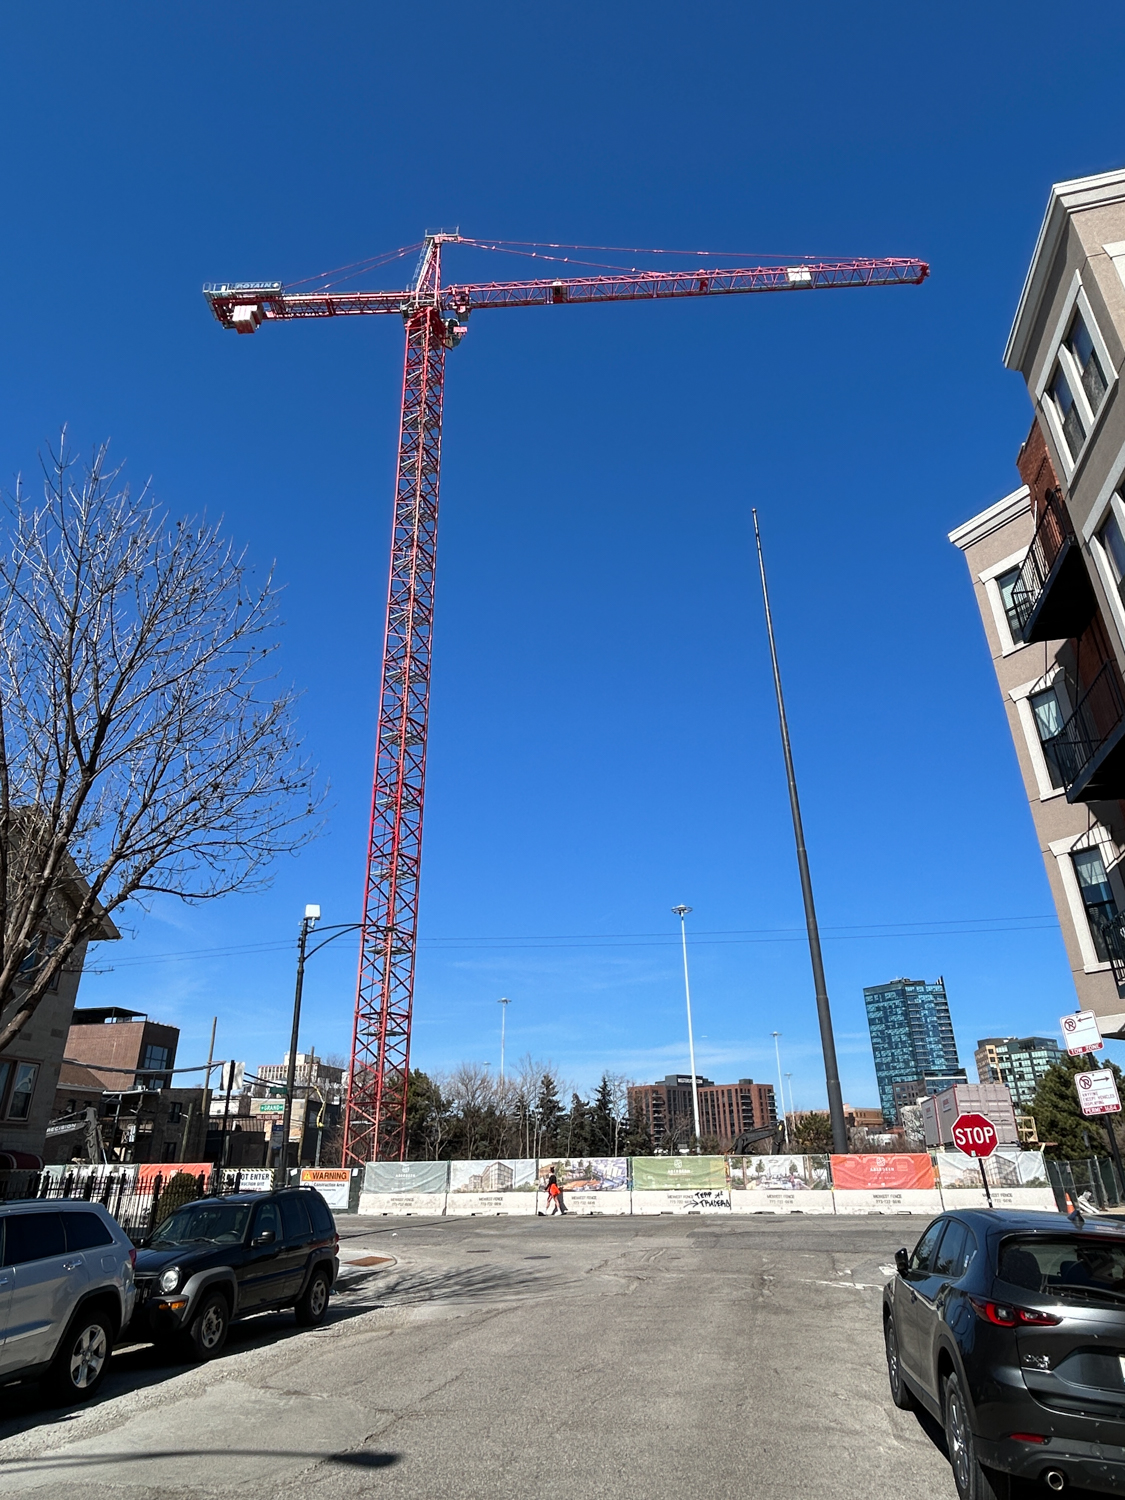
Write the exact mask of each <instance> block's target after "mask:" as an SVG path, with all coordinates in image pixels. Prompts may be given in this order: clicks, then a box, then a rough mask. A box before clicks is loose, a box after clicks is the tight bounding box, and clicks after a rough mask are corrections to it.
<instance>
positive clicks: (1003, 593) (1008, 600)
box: [996, 568, 1023, 646]
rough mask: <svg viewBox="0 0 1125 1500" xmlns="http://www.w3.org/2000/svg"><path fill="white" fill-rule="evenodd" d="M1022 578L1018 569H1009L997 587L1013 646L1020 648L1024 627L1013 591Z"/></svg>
mask: <svg viewBox="0 0 1125 1500" xmlns="http://www.w3.org/2000/svg"><path fill="white" fill-rule="evenodd" d="M1019 576H1020V570H1019V569H1018V568H1009V569H1008V571H1007V572H1006V573H1001V574H1000V576H999V577H998V578H997V580H996V587H997V589H998V590H999V593H1000V603H1001V604H1002V605H1003V606H1004V615H1005V618H1006V619H1007V621H1008V629H1009V631H1010V632H1011V636H1012V644H1013V645H1014V646H1018V645H1019V643H1020V641H1021V640H1022V639H1023V626H1022V625H1021V624H1020V617H1019V614H1018V613H1017V611H1016V608H1015V606H1014V605H1013V603H1012V590H1013V588H1015V586H1016V580H1017V579H1018V578H1019Z"/></svg>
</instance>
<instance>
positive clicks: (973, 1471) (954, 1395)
mask: <svg viewBox="0 0 1125 1500" xmlns="http://www.w3.org/2000/svg"><path fill="white" fill-rule="evenodd" d="M942 1411H943V1412H944V1414H945V1442H946V1446H947V1448H948V1449H949V1463H950V1467H951V1468H952V1470H953V1482H954V1484H955V1485H956V1486H957V1494H958V1496H959V1500H1009V1493H1010V1484H1009V1479H1008V1475H1007V1474H1001V1473H998V1472H997V1471H996V1470H995V1469H986V1468H983V1467H982V1465H981V1462H980V1459H979V1458H978V1457H977V1440H976V1438H975V1436H974V1435H973V1429H972V1427H971V1426H970V1424H969V1404H968V1402H967V1401H966V1400H965V1393H964V1391H962V1389H961V1382H960V1380H958V1378H957V1376H956V1375H949V1376H947V1377H946V1380H945V1386H944V1388H943V1391H942Z"/></svg>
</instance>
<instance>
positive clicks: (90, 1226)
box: [62, 1208, 113, 1250]
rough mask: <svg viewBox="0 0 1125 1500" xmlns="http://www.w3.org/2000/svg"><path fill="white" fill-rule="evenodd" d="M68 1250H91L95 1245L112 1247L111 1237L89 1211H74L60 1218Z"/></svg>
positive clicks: (79, 1209) (103, 1225) (99, 1220)
mask: <svg viewBox="0 0 1125 1500" xmlns="http://www.w3.org/2000/svg"><path fill="white" fill-rule="evenodd" d="M62 1221H63V1227H64V1228H65V1230H66V1248H67V1249H68V1250H92V1249H93V1248H94V1246H95V1245H112V1244H113V1235H112V1234H110V1232H109V1230H108V1229H107V1228H106V1226H105V1224H104V1223H103V1222H102V1220H101V1219H99V1218H98V1216H97V1214H95V1213H91V1212H90V1210H89V1209H81V1208H77V1209H74V1210H73V1211H72V1212H71V1213H65V1214H63V1216H62Z"/></svg>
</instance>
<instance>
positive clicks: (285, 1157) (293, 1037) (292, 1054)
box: [231, 906, 320, 1182]
mask: <svg viewBox="0 0 1125 1500" xmlns="http://www.w3.org/2000/svg"><path fill="white" fill-rule="evenodd" d="M319 921H320V907H319V906H306V907H305V915H304V916H303V917H302V918H301V931H300V933H299V935H298V937H297V988H296V990H295V991H294V994H293V1030H292V1033H291V1034H290V1037H289V1066H288V1067H287V1069H286V1071H285V1109H284V1111H283V1112H282V1116H281V1150H280V1151H279V1152H278V1154H277V1165H278V1166H279V1167H280V1169H281V1171H282V1173H284V1171H285V1169H286V1167H287V1166H288V1165H289V1124H290V1121H291V1119H292V1116H293V1085H294V1083H295V1082H296V1075H297V1039H298V1033H299V1032H300V1029H301V991H302V990H303V989H304V987H305V948H306V946H307V944H308V941H309V933H310V932H311V931H312V930H313V928H314V927H315V926H316V924H317V923H318V922H319ZM231 1066H232V1068H233V1066H234V1065H233V1063H232V1064H231ZM297 1165H298V1166H300V1165H301V1152H300V1149H299V1148H298V1151H297ZM281 1180H282V1182H284V1181H285V1178H284V1176H283V1177H282V1179H281Z"/></svg>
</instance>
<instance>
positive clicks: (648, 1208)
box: [633, 1188, 731, 1214]
mask: <svg viewBox="0 0 1125 1500" xmlns="http://www.w3.org/2000/svg"><path fill="white" fill-rule="evenodd" d="M730 1199H731V1195H730V1190H729V1189H728V1188H665V1189H660V1188H647V1189H644V1188H642V1189H641V1190H640V1191H639V1192H638V1191H637V1189H636V1188H634V1189H633V1212H634V1213H635V1214H723V1213H730Z"/></svg>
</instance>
